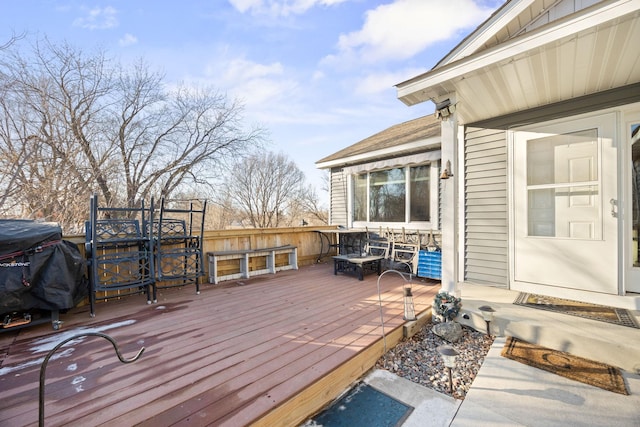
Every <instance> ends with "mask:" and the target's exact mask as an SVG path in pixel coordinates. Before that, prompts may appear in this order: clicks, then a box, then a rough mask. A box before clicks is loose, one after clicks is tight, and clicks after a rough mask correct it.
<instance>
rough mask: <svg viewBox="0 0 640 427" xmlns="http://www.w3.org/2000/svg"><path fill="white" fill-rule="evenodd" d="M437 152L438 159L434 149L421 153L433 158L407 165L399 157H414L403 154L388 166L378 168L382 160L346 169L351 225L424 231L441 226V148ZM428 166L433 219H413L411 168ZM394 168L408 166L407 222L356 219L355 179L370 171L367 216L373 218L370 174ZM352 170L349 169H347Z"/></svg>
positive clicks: (406, 167) (406, 168) (349, 220)
mask: <svg viewBox="0 0 640 427" xmlns="http://www.w3.org/2000/svg"><path fill="white" fill-rule="evenodd" d="M436 152H437V155H438V157H437V159H433V158H432V157H433V154H434V153H435V152H434V151H430V152H428V153H421V154H429V156H423V157H422V158H423V159H424V158H425V157H428V158H430V160H427V161H424V160H423V161H422V162H420V163H414V162H408V163H405V164H400V163H399V160H401V159H408V158H409V157H412V156H406V157H402V158H395V159H390V160H389V161H388V162H386V163H385V164H386V165H387V167H385V168H374V167H373V166H374V165H375V166H379V165H381V164H382V163H381V162H373V163H368V164H362V165H357V167H355V166H354V167H351V168H345V169H344V172H348V175H347V176H348V181H347V182H348V189H347V206H348V217H347V221H348V223H349V226H350V227H354V228H365V227H368V228H380V227H382V228H399V227H407V228H413V229H420V230H434V229H438V224H439V223H440V221H439V217H438V214H439V211H440V210H439V199H440V195H439V182H440V176H439V170H440V150H436ZM413 158H414V159H415V158H416V157H415V156H413ZM424 165H429V166H430V168H429V199H430V200H429V218H430V220H429V221H410V216H411V205H410V203H411V196H410V177H411V172H410V168H412V167H417V166H424ZM394 168H402V169H404V174H405V186H406V197H405V221H403V222H382V221H367V220H365V221H354V219H353V215H354V197H355V188H354V182H355V175H360V174H363V173H366V174H367V179H366V183H367V184H366V185H367V201H366V203H367V206H366V209H365V211H366V215H367V219H368V218H369V202H370V200H369V196H370V192H369V187H370V175H369V174H370V173H371V172H375V171H377V170H387V169H394ZM347 169H348V170H347Z"/></svg>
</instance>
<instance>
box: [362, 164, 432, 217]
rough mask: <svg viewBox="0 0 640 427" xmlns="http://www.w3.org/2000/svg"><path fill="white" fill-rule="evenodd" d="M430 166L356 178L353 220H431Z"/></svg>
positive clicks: (368, 174) (394, 169)
mask: <svg viewBox="0 0 640 427" xmlns="http://www.w3.org/2000/svg"><path fill="white" fill-rule="evenodd" d="M430 174H431V164H424V165H419V166H407V167H396V168H389V169H383V170H376V171H370V172H363V173H359V174H354V175H353V199H352V201H353V204H352V212H353V221H354V222H381V223H382V222H384V223H393V222H398V223H408V222H428V221H430V219H431V218H430V216H431V215H430V210H431V190H430V184H431V179H430Z"/></svg>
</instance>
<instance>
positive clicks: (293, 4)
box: [229, 0, 349, 16]
mask: <svg viewBox="0 0 640 427" xmlns="http://www.w3.org/2000/svg"><path fill="white" fill-rule="evenodd" d="M345 1H349V0H229V3H231V5H232V6H233V7H234V8H236V10H238V11H239V12H241V13H245V12H251V13H252V14H254V15H261V14H266V15H271V16H288V15H299V14H302V13H305V12H306V11H307V10H309V9H311V8H313V7H315V6H332V5H335V4H339V3H343V2H345Z"/></svg>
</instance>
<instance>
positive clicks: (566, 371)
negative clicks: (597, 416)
mask: <svg viewBox="0 0 640 427" xmlns="http://www.w3.org/2000/svg"><path fill="white" fill-rule="evenodd" d="M502 356H503V357H507V358H509V359H513V360H516V361H518V362H520V363H524V364H525V365H529V366H533V367H534V368H538V369H542V370H544V371H547V372H551V373H554V374H557V375H560V376H563V377H565V378H569V379H571V380H574V381H580V382H581V383H585V384H589V385H592V386H595V387H600V388H602V389H604V390H608V391H612V392H614V393H619V394H624V395H628V394H629V392H628V391H627V386H626V385H625V383H624V378H623V377H622V374H621V373H620V370H619V369H618V368H616V367H613V366H610V365H606V364H604V363H600V362H596V361H593V360H589V359H584V358H582V357H578V356H574V355H572V354H569V353H565V352H563V351H557V350H552V349H550V348H545V347H540V346H537V345H535V344H530V343H528V342H526V341H522V340H519V339H518V338H514V337H509V338H508V339H507V342H506V344H505V345H504V348H503V349H502Z"/></svg>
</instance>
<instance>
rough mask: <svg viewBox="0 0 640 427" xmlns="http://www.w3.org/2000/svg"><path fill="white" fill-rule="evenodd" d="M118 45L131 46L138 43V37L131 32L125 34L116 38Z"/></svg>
mask: <svg viewBox="0 0 640 427" xmlns="http://www.w3.org/2000/svg"><path fill="white" fill-rule="evenodd" d="M118 43H119V44H120V46H131V45H133V44H136V43H138V38H137V37H136V36H134V35H133V34H129V33H127V34H125V35H124V36H123V37H122V38H121V39H120V40H118Z"/></svg>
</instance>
